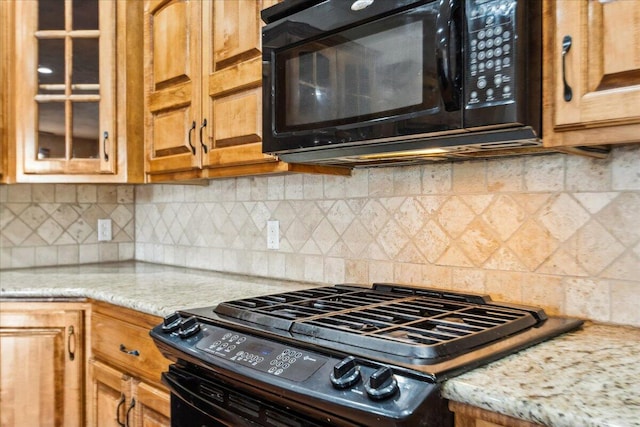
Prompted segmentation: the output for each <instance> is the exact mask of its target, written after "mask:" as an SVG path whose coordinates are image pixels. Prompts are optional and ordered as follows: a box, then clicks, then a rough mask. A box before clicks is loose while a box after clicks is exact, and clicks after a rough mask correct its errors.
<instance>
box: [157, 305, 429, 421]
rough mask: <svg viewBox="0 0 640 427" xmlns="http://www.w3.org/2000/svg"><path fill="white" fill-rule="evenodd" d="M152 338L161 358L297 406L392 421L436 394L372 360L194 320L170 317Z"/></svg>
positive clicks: (420, 381)
mask: <svg viewBox="0 0 640 427" xmlns="http://www.w3.org/2000/svg"><path fill="white" fill-rule="evenodd" d="M187 320H188V321H187ZM195 325H197V326H195ZM185 331H188V332H185ZM185 335H188V336H185ZM151 336H152V337H153V339H154V340H156V344H158V343H159V342H160V343H162V344H163V345H162V346H161V347H164V346H165V345H166V346H168V347H164V348H163V353H165V354H166V353H167V352H168V351H169V350H168V348H169V347H170V348H172V349H173V350H171V353H172V354H173V355H174V356H175V357H177V358H181V356H180V354H184V355H186V356H188V357H187V360H188V359H189V358H196V359H199V360H200V361H201V362H202V363H201V364H199V365H200V366H205V367H206V366H211V369H212V374H213V375H217V373H220V372H225V371H226V372H231V371H232V372H234V374H235V375H240V376H245V377H246V378H247V383H254V384H261V385H260V386H258V387H259V388H260V389H274V388H275V389H277V388H281V389H285V390H287V393H293V394H296V395H297V396H298V399H302V400H300V401H301V402H306V401H307V399H323V400H326V401H327V402H329V403H328V404H330V405H342V406H343V407H347V408H352V409H357V410H363V408H375V410H376V411H377V412H378V413H381V414H382V413H384V414H388V415H389V416H391V417H396V416H397V414H406V413H408V412H407V410H408V409H407V408H414V409H412V410H411V411H409V412H412V411H414V410H416V408H418V407H420V405H421V404H422V403H421V402H424V401H425V399H427V396H429V395H431V394H433V393H437V385H435V384H433V383H432V382H431V381H427V380H426V379H424V378H422V379H421V378H417V377H414V375H406V374H405V373H404V372H402V371H396V369H395V368H393V367H390V366H386V365H384V364H381V363H378V362H375V361H372V360H364V359H358V358H355V357H353V356H347V357H339V356H332V355H329V354H321V353H318V352H314V351H311V350H307V349H304V348H300V347H298V346H295V344H294V345H292V344H289V343H287V342H284V341H274V340H272V339H268V338H267V337H258V336H255V335H251V334H245V333H242V332H238V331H236V330H232V329H228V328H225V327H222V326H218V325H213V324H210V323H208V322H206V321H200V320H199V319H197V318H196V319H195V320H194V319H193V318H191V317H180V316H179V317H178V318H176V317H175V316H168V318H167V319H166V322H163V324H161V325H158V326H157V327H155V328H154V329H153V330H152V331H151Z"/></svg>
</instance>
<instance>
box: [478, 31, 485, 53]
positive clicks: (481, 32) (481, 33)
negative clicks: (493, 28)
mask: <svg viewBox="0 0 640 427" xmlns="http://www.w3.org/2000/svg"><path fill="white" fill-rule="evenodd" d="M485 35H486V33H485V31H484V30H480V31H478V38H479V39H480V40H482V39H483V38H484V36H485ZM480 49H482V48H480Z"/></svg>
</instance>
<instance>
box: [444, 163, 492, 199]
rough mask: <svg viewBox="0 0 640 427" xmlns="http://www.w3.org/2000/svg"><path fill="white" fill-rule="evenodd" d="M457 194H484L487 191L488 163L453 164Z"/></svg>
mask: <svg viewBox="0 0 640 427" xmlns="http://www.w3.org/2000/svg"><path fill="white" fill-rule="evenodd" d="M452 189H453V191H454V192H455V193H459V194H469V193H484V192H486V191H487V177H486V162H484V161H470V162H461V163H454V164H453V186H452Z"/></svg>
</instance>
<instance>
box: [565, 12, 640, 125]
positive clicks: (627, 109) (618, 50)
mask: <svg viewBox="0 0 640 427" xmlns="http://www.w3.org/2000/svg"><path fill="white" fill-rule="evenodd" d="M556 7H558V9H557V13H556V19H557V24H556V38H555V44H556V45H557V49H558V54H556V57H555V58H554V61H555V64H556V66H555V67H554V68H555V70H556V73H555V76H554V79H555V92H554V99H555V103H556V111H555V122H554V123H555V125H556V126H557V127H559V128H562V127H565V128H571V127H577V128H579V127H584V126H597V125H611V124H624V123H633V122H638V121H640V110H639V109H638V106H639V105H640V48H638V46H640V31H639V29H640V3H639V2H635V1H615V2H606V3H605V2H598V1H587V0H582V1H571V2H557V6H556ZM614 29H615V30H614ZM565 35H568V36H571V38H572V46H571V48H570V49H569V51H568V52H567V53H566V55H565V61H566V79H567V83H568V84H569V86H571V88H572V90H573V98H572V99H571V101H569V102H567V101H565V100H564V84H563V81H562V55H561V48H560V46H561V44H562V40H563V38H564V36H565Z"/></svg>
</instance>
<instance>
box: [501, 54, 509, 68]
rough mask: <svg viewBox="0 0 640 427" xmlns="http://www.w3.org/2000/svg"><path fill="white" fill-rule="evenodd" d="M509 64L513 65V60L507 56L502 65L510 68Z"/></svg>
mask: <svg viewBox="0 0 640 427" xmlns="http://www.w3.org/2000/svg"><path fill="white" fill-rule="evenodd" d="M509 64H511V58H509V57H508V56H507V57H506V58H504V59H503V60H502V65H503V66H504V67H508V66H509Z"/></svg>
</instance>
